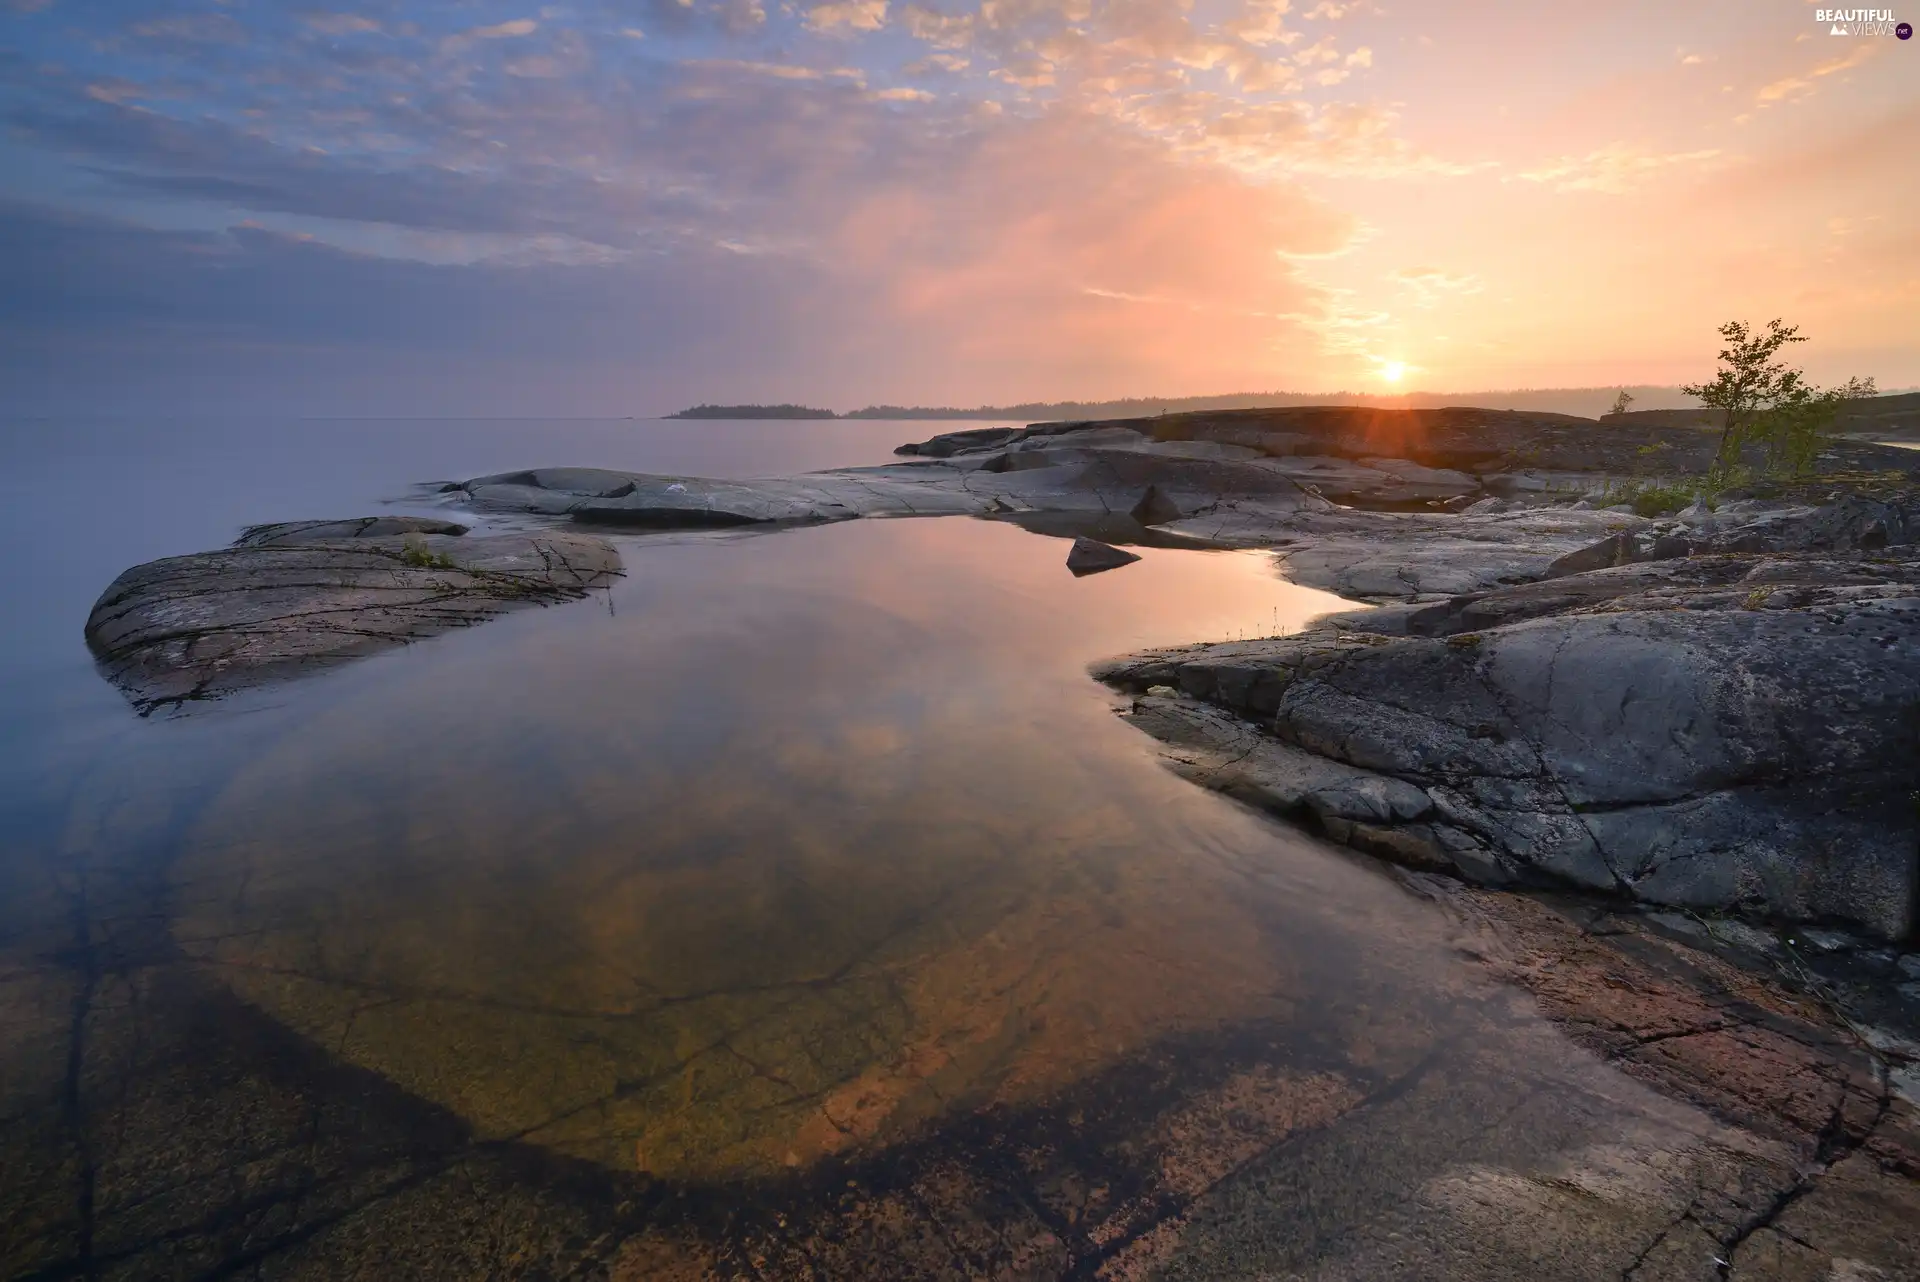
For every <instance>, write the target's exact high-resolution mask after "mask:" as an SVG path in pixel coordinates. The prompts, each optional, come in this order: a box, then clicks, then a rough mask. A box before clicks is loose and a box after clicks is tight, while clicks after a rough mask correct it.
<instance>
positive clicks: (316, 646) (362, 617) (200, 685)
mask: <svg viewBox="0 0 1920 1282" xmlns="http://www.w3.org/2000/svg"><path fill="white" fill-rule="evenodd" d="M465 530H466V527H465V526H462V525H457V524H455V523H452V522H448V521H434V520H428V519H424V518H414V517H364V518H360V519H358V520H347V521H301V522H291V523H287V524H280V525H265V526H255V527H253V528H252V529H250V530H248V531H247V532H246V533H245V534H243V535H242V536H241V537H240V539H239V541H237V542H236V543H235V544H234V545H233V546H232V547H230V548H225V549H222V550H220V551H216V552H200V553H195V554H193V555H190V556H174V557H166V558H164V559H162V560H158V561H149V562H147V563H146V564H144V565H137V566H134V567H133V568H132V569H130V570H128V571H126V572H125V573H123V574H122V575H121V576H120V577H119V578H117V579H115V580H114V581H113V583H112V584H111V585H110V586H109V587H108V588H107V590H106V591H105V592H103V593H101V595H100V599H99V600H98V601H97V602H95V603H94V607H93V610H92V612H91V613H90V614H89V615H88V616H87V624H86V638H87V645H88V647H89V648H90V649H91V650H92V651H93V654H94V658H95V659H96V661H97V662H98V663H99V665H100V669H101V671H102V673H103V674H104V675H105V676H106V677H107V679H108V680H109V681H112V682H113V683H114V685H116V686H118V687H119V688H120V689H121V691H122V692H123V693H125V695H126V696H127V698H128V700H129V701H130V702H131V703H132V704H133V705H134V707H135V708H136V709H137V710H139V712H140V713H141V714H142V715H143V716H144V715H147V714H149V713H152V712H153V711H155V710H157V709H162V708H178V707H181V706H183V705H188V704H191V703H193V702H194V701H197V700H204V699H214V698H219V697H220V696H222V695H226V694H231V693H233V692H235V691H238V690H243V689H247V688H250V687H253V686H258V685H261V684H264V683H267V682H271V681H279V680H285V679H288V678H291V677H299V676H305V675H308V674H311V673H314V672H318V671H321V670H323V669H325V668H328V667H331V666H333V665H336V664H339V663H344V662H346V661H348V660H351V659H355V658H359V657H361V656H364V655H368V654H374V653H377V652H378V651H381V650H385V649H389V648H391V647H394V646H399V645H405V644H407V643H409V642H411V641H417V640H420V639H422V638H424V637H430V636H435V635H437V634H439V633H442V632H446V631H448V630H450V629H453V628H462V627H468V626H471V625H473V624H475V623H481V622H484V621H485V620H487V619H490V618H493V617H494V616H496V615H499V614H501V613H503V612H505V611H507V610H511V609H515V608H519V607H524V606H530V605H547V604H551V603H553V602H558V601H568V600H574V599H577V598H579V597H581V596H583V595H585V594H586V592H587V590H588V589H590V588H592V587H593V586H595V585H597V584H601V583H604V582H606V581H607V579H609V578H610V577H612V576H613V575H616V574H618V573H619V572H620V555H619V553H618V552H616V551H615V550H614V548H613V546H612V545H611V544H609V543H607V542H606V541H605V540H603V539H598V538H593V537H590V536H583V535H578V534H570V533H541V534H499V535H486V536H478V537H460V536H461V535H463V534H464V533H465Z"/></svg>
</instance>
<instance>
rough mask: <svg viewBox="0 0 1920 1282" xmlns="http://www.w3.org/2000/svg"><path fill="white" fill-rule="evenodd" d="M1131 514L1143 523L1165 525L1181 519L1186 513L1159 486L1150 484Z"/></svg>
mask: <svg viewBox="0 0 1920 1282" xmlns="http://www.w3.org/2000/svg"><path fill="white" fill-rule="evenodd" d="M1130 515H1131V516H1132V517H1133V519H1134V520H1136V521H1138V522H1140V524H1142V525H1165V524H1166V523H1167V522H1169V521H1177V520H1179V519H1180V518H1181V516H1182V515H1184V514H1183V513H1182V512H1181V511H1180V508H1179V505H1178V504H1176V503H1175V502H1174V501H1173V500H1172V499H1170V498H1168V497H1167V496H1166V494H1165V493H1164V492H1163V491H1162V490H1161V489H1160V487H1159V486H1157V485H1149V486H1148V487H1147V491H1146V493H1144V494H1142V495H1141V496H1140V501H1139V502H1138V503H1135V504H1134V505H1133V511H1132V513H1131V514H1130Z"/></svg>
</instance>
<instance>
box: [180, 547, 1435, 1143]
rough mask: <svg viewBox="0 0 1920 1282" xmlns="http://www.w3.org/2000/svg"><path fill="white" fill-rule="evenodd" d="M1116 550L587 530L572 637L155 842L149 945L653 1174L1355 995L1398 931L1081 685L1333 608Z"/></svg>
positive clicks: (507, 630) (518, 629)
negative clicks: (609, 588)
mask: <svg viewBox="0 0 1920 1282" xmlns="http://www.w3.org/2000/svg"><path fill="white" fill-rule="evenodd" d="M1143 551H1144V552H1145V557H1146V559H1145V560H1144V561H1142V562H1140V563H1139V564H1137V565H1133V566H1129V567H1127V568H1125V569H1122V570H1119V571H1115V572H1112V573H1109V574H1104V575H1098V576H1093V577H1091V578H1088V579H1078V580H1076V579H1074V578H1072V577H1071V576H1070V575H1068V573H1067V572H1066V570H1065V568H1064V564H1063V561H1064V557H1065V552H1066V544H1065V543H1064V542H1062V541H1059V540H1053V539H1042V538H1038V537H1036V536H1032V535H1029V534H1026V533H1024V532H1022V531H1019V530H1016V529H1013V528H1012V527H1007V526H996V525H991V524H986V523H980V522H970V521H916V522H884V523H882V522H859V523H853V524H850V525H847V526H842V527H836V528H831V529H823V530H810V531H804V532H800V533H797V534H791V535H783V536H774V537H768V538H756V539H747V540H735V541H729V542H715V543H712V544H705V545H691V544H689V545H681V546H674V547H662V546H658V545H652V544H647V543H645V542H643V541H634V542H630V543H629V544H628V545H627V547H626V553H627V559H628V564H629V568H630V577H629V579H628V580H627V581H626V582H624V583H623V584H622V585H621V587H620V588H619V589H618V592H617V594H616V601H615V604H616V606H617V608H616V610H615V611H614V612H612V613H609V612H607V611H605V610H598V609H593V608H590V607H572V608H567V609H560V610H548V611H539V612H534V613H533V614H530V615H526V616H520V617H518V618H512V619H507V620H503V621H501V622H499V623H496V624H491V625H489V626H488V628H486V629H483V630H481V631H478V632H475V633H473V634H469V635H465V636H456V637H451V638H444V639H442V640H441V641H439V642H435V643H431V644H428V645H423V646H418V647H415V648H414V649H412V650H409V651H406V652H403V653H401V654H398V655H394V656H389V657H388V658H387V659H382V660H376V661H373V662H370V663H368V664H365V665H363V666H362V667H361V668H359V669H357V670H354V671H351V672H348V673H343V674H340V676H339V678H338V679H337V680H336V679H332V678H329V679H328V680H327V681H325V682H322V683H315V684H314V685H311V686H309V687H306V688H305V689H304V690H303V691H302V693H301V695H300V696H299V697H298V698H297V699H296V700H295V701H294V702H293V704H292V705H291V706H289V707H288V708H287V709H286V710H285V721H284V723H283V726H284V729H283V732H282V733H279V734H278V735H277V736H276V737H275V738H274V741H273V742H272V743H271V744H270V745H268V746H267V747H265V748H264V749H263V750H261V751H259V752H258V753H256V754H254V756H253V759H252V760H250V761H249V762H248V763H247V764H245V765H244V766H243V767H241V768H239V769H237V770H235V771H234V772H233V774H232V777H231V778H230V779H229V780H228V781H227V783H226V784H225V786H224V788H223V789H222V790H221V791H220V793H219V795H218V796H217V797H216V798H215V799H214V800H213V801H212V802H211V803H210V804H209V805H208V806H207V807H206V808H205V811H204V813H203V814H202V816H201V818H200V819H199V821H198V822H197V823H196V824H195V825H194V827H193V828H192V830H191V834H190V837H189V839H188V842H187V850H186V853H185V854H184V856H183V858H182V859H181V861H180V863H179V865H178V866H177V868H176V869H175V874H174V875H175V878H176V881H177V883H178V884H179V885H180V886H182V887H191V888H192V893H183V894H182V895H181V896H180V902H181V903H182V904H183V908H182V910H181V913H180V916H179V917H178V919H177V920H176V922H175V924H174V936H175V938H176V939H177V941H178V942H179V943H180V945H181V946H182V947H183V948H185V949H186V950H187V951H188V952H189V953H190V954H192V955H194V956H196V957H199V958H200V959H202V960H203V961H204V962H205V963H206V964H207V966H208V968H209V970H210V971H211V972H212V973H214V974H217V975H218V976H219V977H220V978H221V979H222V980H223V981H224V982H226V983H228V984H229V985H230V986H231V987H232V988H233V989H234V990H235V991H237V992H238V993H240V994H241V995H242V996H244V997H245V998H247V999H248V1000H249V1001H250V1002H252V1003H253V1004H255V1005H257V1006H259V1007H261V1008H263V1009H265V1010H267V1011H269V1012H271V1013H272V1014H274V1015H275V1016H276V1017H277V1018H279V1019H280V1020H282V1021H283V1022H285V1023H286V1024H288V1025H289V1026H291V1027H293V1028H294V1029H296V1030H298V1031H299V1032H301V1033H303V1034H305V1035H307V1036H308V1037H310V1038H311V1039H313V1040H314V1041H315V1042H317V1043H318V1044H320V1045H322V1046H324V1047H326V1048H328V1049H330V1050H333V1051H335V1052H336V1053H338V1054H340V1055H342V1056H344V1057H345V1058H347V1059H349V1060H351V1061H353V1062H355V1063H358V1064H361V1065H363V1066H366V1067H369V1068H372V1069H374V1070H376V1071H378V1072H380V1073H382V1074H384V1075H385V1076H387V1077H388V1078H390V1079H392V1080H393V1081H395V1082H396V1083H398V1084H400V1085H401V1086H402V1087H404V1088H406V1089H407V1090H409V1091H412V1092H414V1093H417V1094H419V1095H421V1096H424V1097H426V1098H428V1099H430V1100H434V1101H436V1102H438V1103H441V1104H444V1105H446V1106H448V1107H450V1108H452V1109H454V1110H455V1111H457V1112H458V1113H460V1114H461V1115H462V1116H464V1117H466V1118H467V1119H469V1120H470V1121H471V1122H472V1123H473V1124H474V1125H475V1126H476V1127H477V1128H478V1129H479V1130H480V1131H482V1132H483V1133H485V1134H488V1135H494V1136H508V1135H512V1136H523V1137H526V1138H528V1139H530V1140H533V1141H534V1142H537V1143H541V1144H544V1145H547V1146H550V1147H553V1148H556V1149H559V1150H562V1151H564V1152H568V1153H572V1154H576V1155H579V1156H583V1157H588V1158H591V1159H594V1160H596V1161H600V1162H603V1163H606V1164H609V1165H614V1166H620V1167H634V1166H639V1167H642V1168H645V1169H650V1170H655V1171H660V1172H673V1173H681V1174H720V1173H725V1172H737V1171H749V1170H765V1169H769V1168H774V1167H778V1166H780V1165H782V1164H793V1163H796V1162H805V1161H808V1160H810V1159H812V1158H814V1157H816V1156H818V1155H820V1154H823V1153H828V1152H833V1151H836V1150H839V1149H843V1148H845V1147H847V1146H850V1145H856V1144H859V1143H861V1142H863V1141H866V1140H869V1139H873V1138H886V1137H888V1136H892V1135H897V1134H901V1133H903V1132H905V1131H906V1130H908V1129H910V1128H911V1127H912V1126H913V1125H914V1124H916V1123H917V1122H919V1121H921V1120H923V1119H925V1118H927V1117H930V1116H932V1115H934V1114H936V1113H939V1112H941V1111H943V1110H946V1109H950V1108H954V1107H958V1106H964V1105H968V1104H975V1103H980V1102H986V1101H990V1100H995V1099H1005V1100H1012V1099H1021V1098H1029V1097H1031V1096H1033V1095H1034V1094H1036V1093H1042V1092H1045V1091H1046V1090H1047V1089H1049V1088H1051V1087H1054V1086H1057V1085H1060V1084H1062V1083H1064V1082H1066V1081H1068V1080H1070V1079H1073V1078H1075V1077H1076V1076H1079V1075H1081V1074H1084V1073H1086V1072H1087V1071H1089V1070H1091V1069H1093V1068H1096V1067H1098V1066H1099V1065H1101V1064H1104V1063H1108V1062H1111V1061H1112V1060H1113V1058H1114V1057H1115V1056H1117V1055H1120V1054H1123V1053H1125V1052H1127V1051H1130V1050H1134V1049H1138V1048H1140V1047H1142V1046H1144V1045H1146V1044H1148V1043H1150V1042H1152V1041H1154V1040H1155V1039H1158V1038H1163V1037H1165V1036H1167V1035H1169V1034H1172V1033H1176V1032H1179V1031H1181V1030H1190V1029H1200V1028H1207V1027H1214V1026H1218V1025H1220V1024H1221V1023H1223V1022H1229V1021H1237V1020H1245V1019H1251V1018H1272V1019H1280V1020H1283V1021H1284V1020H1287V1019H1289V1018H1293V1017H1294V1015H1295V1013H1296V1012H1297V1010H1298V1009H1299V1008H1300V1007H1301V1005H1302V1004H1303V1003H1311V1002H1313V1001H1315V1000H1318V996H1317V995H1318V994H1321V993H1323V992H1324V991H1327V990H1329V989H1336V988H1337V989H1338V990H1339V991H1341V992H1343V993H1352V992H1357V991H1359V990H1360V989H1361V988H1362V987H1364V984H1365V983H1368V982H1374V981H1367V980H1363V979H1362V978H1360V975H1361V972H1362V971H1363V970H1365V969H1366V967H1367V966H1369V965H1372V964H1373V963H1374V961H1375V960H1377V959H1375V958H1372V957H1369V958H1368V959H1367V960H1366V961H1363V960H1362V959H1361V958H1362V952H1361V949H1362V946H1363V945H1364V950H1365V952H1366V953H1368V954H1372V953H1377V952H1379V951H1381V950H1382V947H1383V946H1382V945H1381V944H1380V943H1379V939H1380V938H1381V937H1382V936H1385V937H1387V938H1396V937H1398V938H1400V939H1402V941H1403V942H1402V943H1401V944H1398V945H1395V947H1410V946H1417V945H1410V944H1407V943H1405V942H1404V941H1405V940H1406V939H1409V938H1417V937H1419V932H1418V931H1415V930H1412V929H1411V925H1412V923H1413V922H1414V921H1415V917H1414V914H1413V911H1412V909H1411V908H1409V907H1408V906H1406V905H1404V904H1402V903H1400V902H1399V901H1398V899H1397V898H1396V896H1395V895H1394V894H1393V892H1391V891H1388V890H1385V889H1384V888H1383V887H1382V885H1381V884H1380V883H1378V882H1377V881H1376V880H1375V879H1374V878H1372V877H1371V876H1370V875H1368V874H1367V873H1365V872H1363V871H1361V870H1359V869H1357V868H1355V867H1353V866H1351V865H1348V864H1346V863H1344V862H1341V861H1339V860H1333V859H1327V858H1325V857H1323V856H1321V855H1319V854H1318V853H1317V852H1315V851H1314V850H1313V848H1312V847H1311V846H1310V845H1309V844H1308V843H1306V842H1305V841H1304V840H1303V839H1300V838H1297V837H1294V836H1292V835H1290V834H1287V833H1285V832H1283V831H1282V830H1279V829H1277V828H1275V827H1273V826H1271V825H1269V824H1267V823H1265V822H1264V821H1261V820H1258V819H1255V818H1253V817H1251V816H1249V815H1246V814H1244V813H1242V812H1240V811H1238V810H1237V809H1235V808H1234V807H1232V806H1231V805H1230V804H1228V803H1226V802H1224V801H1221V800H1220V799H1218V798H1216V797H1212V796H1210V795H1207V794H1205V793H1202V792H1200V791H1199V790H1197V789H1193V788H1191V787H1190V786H1189V785H1186V784H1184V783H1181V782H1179V781H1178V780H1176V779H1174V778H1173V777H1171V776H1170V775H1168V774H1166V773H1164V772H1163V771H1162V770H1161V769H1160V768H1159V767H1158V765H1157V764H1155V761H1154V759H1153V756H1152V754H1151V753H1150V751H1148V747H1147V745H1146V743H1145V742H1144V741H1143V740H1141V739H1140V738H1139V737H1138V736H1137V735H1136V734H1135V733H1134V732H1133V731H1131V730H1130V729H1128V728H1127V727H1125V726H1124V725H1121V724H1120V723H1118V722H1117V721H1116V720H1115V719H1114V718H1113V717H1112V716H1111V715H1110V712H1109V707H1110V703H1109V700H1108V698H1107V696H1106V695H1105V694H1104V692H1103V691H1101V690H1100V689H1099V688H1098V687H1096V686H1095V685H1093V683H1092V682H1091V681H1089V680H1088V679H1087V678H1086V677H1085V675H1084V671H1083V669H1084V665H1085V664H1086V662H1088V661H1089V660H1090V659H1092V658H1095V657H1098V656H1100V655H1104V654H1107V653H1111V652H1113V651H1116V650H1120V649H1124V648H1128V647H1133V646H1140V645H1146V644H1164V643H1169V642H1179V641H1188V640H1196V639H1203V638H1206V637H1208V636H1210V635H1211V636H1221V635H1240V634H1244V635H1257V634H1261V633H1265V632H1269V631H1272V630H1273V624H1274V621H1275V620H1276V619H1277V620H1278V621H1279V623H1280V625H1281V626H1282V627H1286V628H1291V627H1297V626H1298V625H1299V624H1300V623H1301V622H1303V621H1304V620H1305V619H1306V618H1307V617H1310V616H1311V615H1312V614H1317V613H1321V612H1324V611H1325V610H1326V609H1328V608H1330V607H1336V606H1338V605H1339V604H1340V603H1339V602H1338V601H1337V599H1335V598H1330V597H1328V596H1327V595H1326V594H1324V593H1318V592H1312V591H1310V590H1308V589H1302V588H1298V587H1295V586H1293V585H1290V584H1286V583H1284V582H1282V581H1280V580H1279V579H1278V578H1276V577H1275V576H1274V574H1273V571H1272V563H1271V560H1270V559H1269V558H1268V557H1266V556H1264V555H1261V554H1245V553H1187V552H1168V551H1160V550H1154V549H1144V550H1143ZM1382 915H1384V916H1385V917H1386V918H1387V919H1390V920H1391V921H1392V922H1393V923H1394V924H1392V925H1389V926H1386V927H1382V926H1381V925H1379V924H1378V923H1377V922H1376V921H1375V919H1376V918H1379V917H1381V916H1382ZM1380 982H1386V981H1380ZM1316 1031H1324V1030H1316ZM1372 1035H1373V1036H1375V1037H1379V1036H1381V1034H1380V1033H1379V1031H1378V1030H1377V1029H1376V1030H1374V1032H1373V1034H1372Z"/></svg>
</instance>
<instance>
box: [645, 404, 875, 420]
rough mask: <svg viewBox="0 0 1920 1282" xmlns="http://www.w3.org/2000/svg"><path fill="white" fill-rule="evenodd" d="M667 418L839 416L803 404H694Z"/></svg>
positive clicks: (830, 411)
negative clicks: (690, 407) (688, 408)
mask: <svg viewBox="0 0 1920 1282" xmlns="http://www.w3.org/2000/svg"><path fill="white" fill-rule="evenodd" d="M667 417H668V418H839V417H840V416H839V415H838V414H835V413H834V412H833V411H832V410H816V409H812V408H810V407H808V406H805V405H696V406H694V407H693V408H692V409H690V410H681V411H680V412H679V413H678V414H669V415H667Z"/></svg>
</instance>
